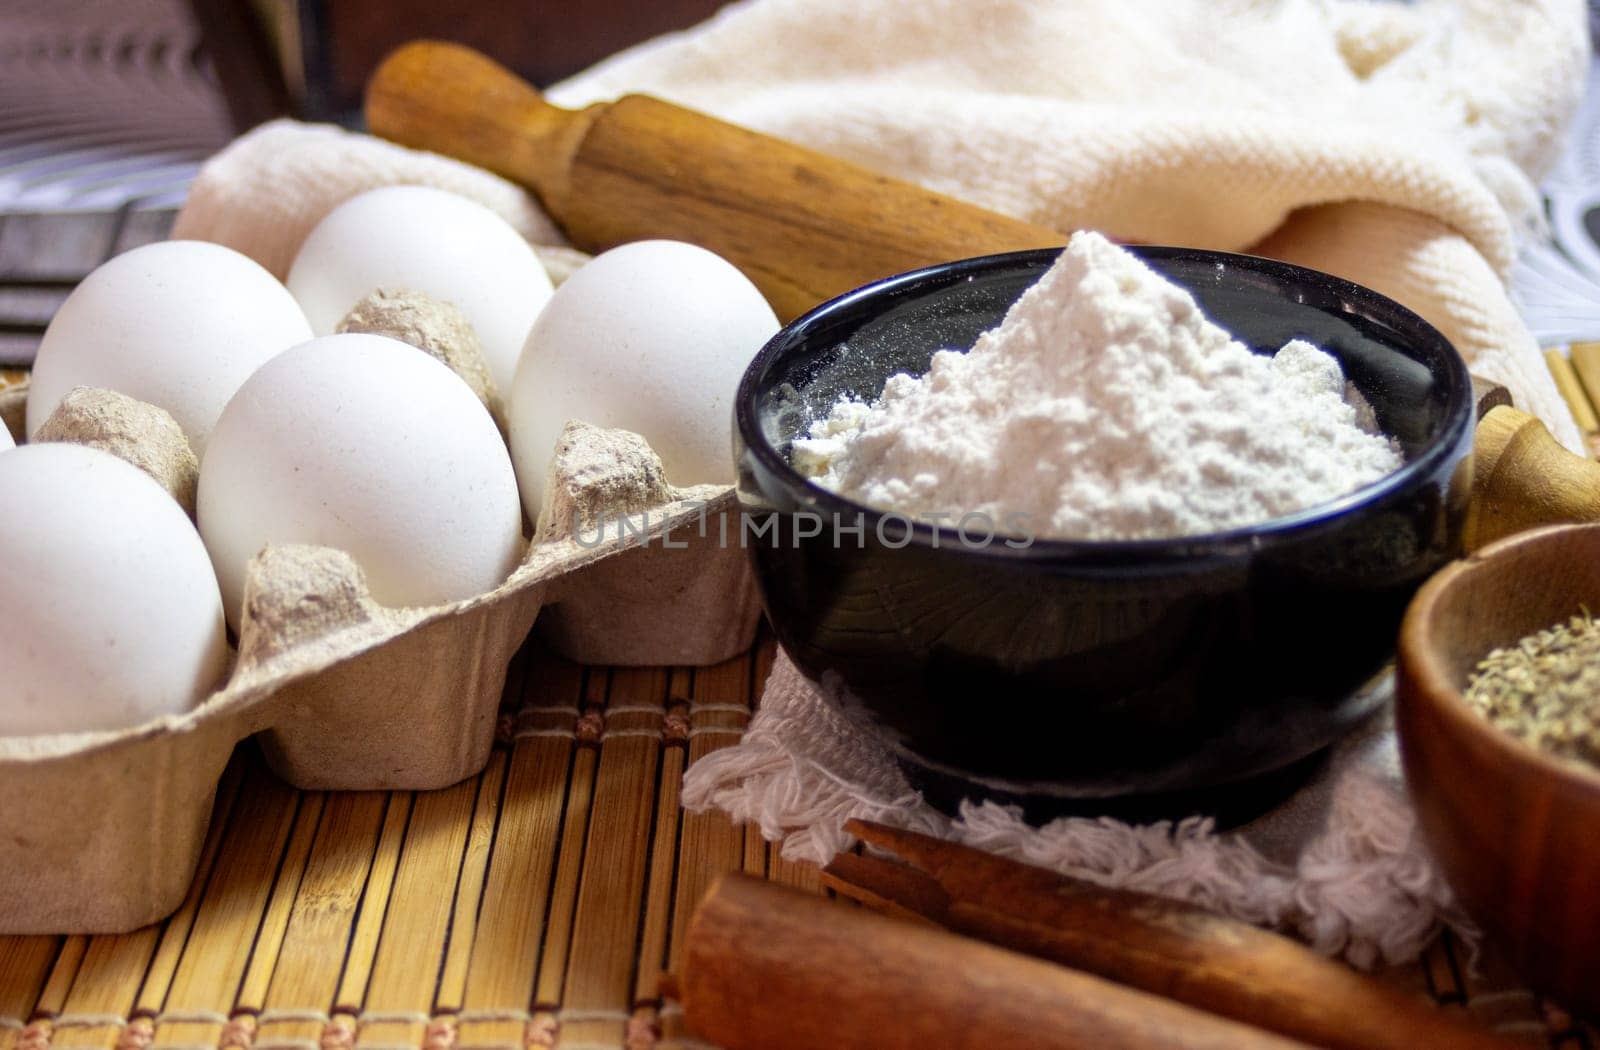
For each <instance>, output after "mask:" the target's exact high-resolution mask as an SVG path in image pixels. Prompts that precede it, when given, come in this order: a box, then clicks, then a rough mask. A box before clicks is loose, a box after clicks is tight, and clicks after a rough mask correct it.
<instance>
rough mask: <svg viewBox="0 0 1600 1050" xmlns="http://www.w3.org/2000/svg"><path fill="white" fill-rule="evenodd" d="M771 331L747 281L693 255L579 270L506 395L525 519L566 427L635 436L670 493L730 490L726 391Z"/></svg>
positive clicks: (653, 250) (555, 299)
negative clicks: (655, 457) (723, 485)
mask: <svg viewBox="0 0 1600 1050" xmlns="http://www.w3.org/2000/svg"><path fill="white" fill-rule="evenodd" d="M777 330H778V319H777V317H776V316H774V315H773V312H772V308H771V307H770V306H768V305H767V301H766V300H765V299H764V298H762V296H761V292H760V291H759V290H758V289H757V288H756V286H755V285H754V284H751V283H750V280H749V278H747V277H745V276H744V274H742V273H740V272H739V270H738V269H737V268H735V267H734V266H733V264H732V263H729V262H728V261H727V260H725V259H723V258H721V257H720V256H718V255H715V254H713V253H712V252H709V251H706V250H705V249H704V248H698V247H696V246H694V245H692V244H683V243H681V242H678V241H638V242H636V243H633V244H625V245H623V246H622V247H620V248H613V249H612V250H611V251H608V252H606V253H604V254H602V255H599V256H596V257H595V258H594V259H592V260H590V261H589V262H588V263H586V264H584V266H582V267H581V268H580V269H579V270H578V271H577V272H576V273H574V274H573V275H572V276H571V277H569V278H568V279H567V280H566V282H565V283H564V284H562V286H561V287H560V288H558V289H556V293H555V295H554V296H552V297H551V299H550V304H549V305H548V306H546V307H545V310H544V312H543V313H542V314H540V315H539V319H538V321H536V322H535V323H534V326H533V330H532V331H531V332H529V333H528V345H527V346H526V347H525V348H524V350H523V353H522V361H521V363H520V364H519V365H518V368H517V377H516V380H515V381H514V382H513V383H512V387H511V396H510V398H509V409H508V411H509V423H510V431H511V452H512V457H513V459H514V460H515V462H516V465H517V480H518V481H519V482H520V483H521V486H522V500H523V504H524V505H525V506H526V507H527V509H528V516H529V517H530V518H532V519H537V517H538V509H539V503H540V502H541V500H542V499H543V497H544V483H545V474H546V472H547V470H548V468H549V465H550V456H551V453H552V452H553V451H554V450H555V443H556V438H557V437H558V436H559V435H560V433H561V428H562V427H563V426H565V425H566V423H567V421H568V420H569V419H581V420H583V421H584V422H587V423H593V424H594V425H596V426H602V427H621V428H623V429H625V430H632V431H634V432H635V433H638V434H642V435H643V436H644V438H645V440H646V441H648V442H649V443H650V445H651V447H652V448H654V449H655V451H656V452H657V453H659V454H660V456H661V460H662V464H663V465H664V466H665V467H666V472H667V478H668V480H670V481H672V482H673V483H674V484H678V485H693V484H702V483H720V482H730V481H732V480H733V456H732V453H731V451H730V445H731V440H732V439H731V436H730V435H731V428H732V419H733V397H734V392H735V390H736V389H737V388H738V385H739V377H740V376H741V375H742V374H743V372H744V369H745V366H746V365H747V364H748V363H749V361H750V359H751V358H752V357H753V356H755V353H756V351H758V350H760V349H761V347H762V345H763V344H765V343H766V341H767V340H768V339H770V338H772V335H773V333H775V332H776V331H777Z"/></svg>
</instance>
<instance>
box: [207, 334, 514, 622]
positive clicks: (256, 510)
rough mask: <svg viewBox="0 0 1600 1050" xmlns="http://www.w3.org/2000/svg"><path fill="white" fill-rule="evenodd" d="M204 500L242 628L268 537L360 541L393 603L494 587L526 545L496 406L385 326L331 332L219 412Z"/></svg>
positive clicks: (234, 618)
mask: <svg viewBox="0 0 1600 1050" xmlns="http://www.w3.org/2000/svg"><path fill="white" fill-rule="evenodd" d="M197 501H198V516H199V520H200V534H201V536H203V537H204V538H205V542H206V547H207V548H208V549H209V550H210V551H211V560H212V563H213V564H214V565H215V566H216V570H217V579H218V581H219V582H220V583H221V584H222V597H223V602H224V607H225V608H226V610H227V614H228V618H229V622H230V623H232V624H234V625H235V626H237V625H238V616H239V612H240V610H241V608H242V602H243V598H244V577H245V567H246V565H247V564H248V563H249V561H250V559H251V558H252V557H254V556H255V555H256V554H257V553H259V552H260V551H261V549H262V548H263V547H265V546H267V545H268V544H287V543H309V544H317V545H319V546H324V547H334V548H337V549H339V550H343V551H346V552H348V553H349V554H350V555H351V556H352V557H353V558H355V560H356V562H357V564H359V565H360V566H361V568H362V570H363V571H364V572H365V574H366V577H367V583H368V585H369V586H370V588H371V591H372V596H373V598H375V599H376V600H377V601H378V602H380V603H382V604H384V605H389V606H417V605H435V604H440V603H444V602H449V601H454V600H457V599H460V598H468V597H472V596H474V595H478V594H482V593H484V592H486V591H489V590H491V589H493V588H494V587H496V586H497V585H499V584H500V583H501V582H502V581H503V580H504V579H505V578H506V576H507V575H509V574H510V572H511V570H512V569H513V568H515V567H516V563H517V559H518V556H519V554H520V553H521V549H522V513H521V508H520V506H519V504H518V502H517V483H516V477H515V475H514V474H513V473H512V470H511V458H510V456H509V455H507V453H506V446H505V443H504V442H503V441H502V440H501V438H500V432H499V430H498V429H496V427H495V424H494V420H493V419H492V418H491V417H490V416H489V413H488V412H487V411H486V410H485V409H484V407H483V404H482V402H480V401H479V400H478V398H477V396H476V395H474V394H473V392H472V390H471V389H470V388H469V387H468V386H467V384H466V383H464V382H462V381H461V379H460V378H459V377H458V376H457V375H456V374H455V373H454V372H452V371H450V369H449V368H447V367H445V366H444V365H442V364H440V363H439V362H438V361H436V360H434V359H433V358H431V357H429V356H428V355H427V354H424V353H422V352H420V351H418V350H415V349H413V348H411V347H409V346H407V345H405V344H404V343H401V342H397V341H396V340H393V339H389V338H387V337H385V336H379V335H356V334H349V335H332V336H324V337H323V338H321V339H313V340H312V341H310V342H309V343H305V344H302V345H301V346H297V347H294V348H293V349H290V350H286V351H284V352H283V353H282V354H279V355H278V356H277V357H275V358H273V359H272V360H271V361H269V362H267V364H265V365H263V366H262V368H261V369H260V371H258V372H256V374H255V375H253V376H251V377H250V379H249V380H248V381H247V382H246V383H245V384H244V386H242V387H240V388H239V392H238V394H236V395H235V396H234V398H233V400H232V401H230V402H229V403H228V407H227V409H226V410H224V411H223V413H222V418H221V419H219V420H218V421H217V427H216V430H215V431H214V432H213V433H212V436H211V443H210V445H209V446H208V447H207V448H206V455H205V459H204V460H203V461H202V462H201V464H200V489H199V495H198V497H197Z"/></svg>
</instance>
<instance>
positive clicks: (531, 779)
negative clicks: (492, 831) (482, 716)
mask: <svg viewBox="0 0 1600 1050" xmlns="http://www.w3.org/2000/svg"><path fill="white" fill-rule="evenodd" d="M529 677H530V679H532V680H534V681H537V682H538V683H539V689H540V692H539V694H538V695H537V696H534V697H532V698H531V699H532V703H531V704H530V705H529V706H527V707H525V708H524V709H523V712H522V713H521V714H520V715H519V716H518V718H517V719H516V721H515V722H514V723H513V725H512V726H511V727H510V728H511V732H512V733H513V734H514V735H513V743H512V746H511V754H510V758H509V760H508V763H507V772H506V787H505V795H504V799H503V801H502V805H501V807H500V826H499V831H498V834H497V835H496V836H495V842H494V851H493V855H492V857H491V858H490V862H489V872H488V881H487V885H486V886H485V888H484V896H483V901H482V912H483V915H484V916H486V917H487V919H488V921H484V922H480V923H479V925H478V936H477V937H476V938H475V940H474V943H473V947H472V956H471V961H470V963H469V965H468V968H467V980H466V987H465V990H464V992H463V995H462V1012H461V1014H460V1017H459V1028H458V1031H457V1039H458V1040H459V1042H460V1045H462V1046H470V1047H515V1046H520V1045H521V1043H522V1041H523V1038H524V1034H525V1031H526V1029H527V1026H528V1023H529V1022H530V1021H531V1019H532V1018H531V1015H530V1013H529V1007H530V1005H531V1004H530V1002H529V1000H530V995H531V989H532V988H533V986H534V977H535V974H536V971H537V966H538V959H539V945H540V940H541V935H542V934H543V932H544V926H545V920H546V917H547V907H548V905H549V903H550V899H551V893H550V890H551V880H552V878H553V877H554V874H555V856H556V850H557V846H558V844H559V841H560V836H561V821H562V814H563V803H564V801H565V799H566V797H567V779H568V778H567V774H568V769H569V767H570V765H571V762H572V752H573V741H574V737H573V731H574V727H575V724H576V721H577V717H578V706H577V700H578V697H579V695H580V691H581V690H582V688H583V674H582V671H581V670H580V669H579V668H578V667H577V666H576V665H574V664H564V663H560V662H557V661H553V660H543V661H540V662H538V663H537V664H536V665H535V666H534V667H533V668H532V669H530V672H529Z"/></svg>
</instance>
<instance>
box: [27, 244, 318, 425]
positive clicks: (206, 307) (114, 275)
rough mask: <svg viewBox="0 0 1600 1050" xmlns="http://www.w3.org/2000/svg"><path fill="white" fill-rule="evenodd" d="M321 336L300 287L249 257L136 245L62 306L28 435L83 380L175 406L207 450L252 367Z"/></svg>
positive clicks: (36, 383)
mask: <svg viewBox="0 0 1600 1050" xmlns="http://www.w3.org/2000/svg"><path fill="white" fill-rule="evenodd" d="M310 337H311V328H310V326H309V325H308V324H307V323H306V318H305V315H304V314H303V313H301V311H300V307H299V306H298V305H297V304H296V303H295V301H294V297H293V296H291V295H290V294H289V293H288V292H287V291H286V290H285V289H284V287H283V285H281V284H279V283H278V281H277V279H276V278H274V277H273V276H272V275H271V274H270V273H268V272H267V271H266V270H264V269H262V268H261V267H260V266H259V265H257V264H256V262H255V261H254V260H252V259H250V258H248V257H247V256H244V255H241V254H239V253H238V252H236V251H234V250H232V249H231V248H224V247H222V246H221V245H220V244H209V243H206V242H204V241H162V242H160V243H157V244H147V245H145V246H144V247H142V248H135V249H133V250H132V251H129V252H124V253H123V254H121V255H119V256H117V257H116V258H114V259H112V260H111V261H109V262H107V263H105V264H104V265H103V266H101V267H100V268H99V269H97V270H95V271H94V272H93V273H91V274H90V275H89V276H88V277H86V278H84V280H83V283H81V284H79V285H78V287H77V288H75V289H73V291H72V294H71V295H69V296H67V298H66V301H65V302H63V303H62V304H61V308H60V309H59V310H58V311H56V315H55V318H54V319H53V320H52V321H51V322H50V327H49V328H48V329H47V330H46V331H45V333H44V340H43V342H41V343H40V344H39V354H38V357H37V358H36V359H35V361H34V365H33V379H32V387H31V389H30V391H29V393H28V433H29V434H30V435H32V434H34V433H35V432H37V431H38V429H39V427H40V426H42V425H43V424H44V421H45V420H46V419H47V418H48V417H49V415H50V413H51V411H53V410H54V409H55V407H56V404H57V403H58V402H59V401H60V400H61V399H62V398H63V397H65V396H66V394H67V392H68V391H69V390H71V389H72V388H73V387H75V386H95V387H104V388H105V389H108V390H116V391H118V392H120V393H123V394H127V395H128V396H130V397H136V398H138V399H139V400H141V401H148V402H149V403H151V404H153V405H156V406H157V407H159V408H164V409H166V410H167V411H168V412H170V413H172V416H173V418H174V419H176V420H177V421H178V425H179V426H181V427H182V428H183V432H184V433H185V434H186V435H188V438H189V443H190V444H191V445H193V446H194V450H195V453H196V454H197V455H198V454H199V453H200V452H202V451H203V450H204V448H205V443H206V436H207V435H208V434H209V433H210V432H211V426H212V424H213V423H215V422H216V420H217V416H218V414H219V413H221V411H222V406H223V405H225V404H227V403H228V398H230V397H232V396H233V392H234V391H235V390H237V389H239V384H240V383H243V382H244V381H245V377H247V376H248V375H249V374H250V373H251V372H254V371H255V370H256V369H257V368H259V367H260V366H261V364H262V363H263V362H265V361H266V360H267V359H268V358H270V357H272V355H274V354H276V353H277V352H278V351H280V350H285V349H288V348H289V347H291V346H293V345H295V344H296V343H302V342H305V340H307V339H309V338H310Z"/></svg>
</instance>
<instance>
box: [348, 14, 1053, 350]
mask: <svg viewBox="0 0 1600 1050" xmlns="http://www.w3.org/2000/svg"><path fill="white" fill-rule="evenodd" d="M366 114H367V124H368V126H369V127H370V128H371V129H372V130H373V132H375V133H376V134H379V135H382V136H383V137H385V138H388V139H392V140H394V141H396V142H400V143H402V144H404V145H407V146H415V147H419V148H422V149H429V150H433V151H435V152H438V153H444V154H446V155H448V156H453V157H457V158H460V159H462V160H466V161H469V162H471V163H474V164H477V165H479V166H481V167H485V168H488V169H490V170H491V171H496V172H499V173H500V174H502V175H505V176H506V177H508V178H511V179H514V180H516V181H519V182H522V183H524V184H526V185H528V186H530V187H531V188H532V189H533V190H534V192H535V193H537V194H538V195H539V198H540V200H541V201H542V202H543V203H544V205H545V207H546V209H547V210H548V211H549V212H550V214H551V216H552V217H553V218H554V219H555V220H556V222H558V223H559V224H560V225H561V227H562V229H563V230H564V231H565V232H566V234H567V236H568V237H569V238H571V240H572V242H573V243H574V244H576V245H577V246H578V247H580V248H584V249H586V250H590V251H596V250H600V249H604V248H609V247H612V246H614V245H617V244H622V243H624V242H626V241H634V240H640V239H642V238H653V237H665V238H671V239H675V240H686V241H690V242H692V243H695V244H699V245H702V246H704V247H706V248H710V249H711V250H712V251H715V252H717V253H718V254H719V255H721V256H723V257H724V258H726V259H728V260H729V261H731V262H732V263H734V264H735V265H736V266H738V267H739V268H740V269H741V270H743V271H744V272H745V274H746V275H747V276H748V277H749V278H750V279H751V280H753V281H754V282H755V283H756V285H757V286H758V287H760V288H761V290H762V292H763V293H765V294H766V297H767V299H768V300H769V301H770V302H771V303H772V305H773V308H774V309H775V310H776V311H777V312H778V316H779V317H780V318H783V319H784V320H788V319H791V318H793V317H795V316H797V315H798V314H800V313H802V312H804V311H805V310H808V309H810V308H811V307H813V306H815V305H817V304H818V303H820V302H822V301H824V300H826V299H831V298H832V297H834V296H836V295H840V294H842V293H844V292H847V291H850V290H851V289H853V288H856V287H858V286H860V285H863V284H866V283H868V282H869V281H873V280H877V279H878V278H881V277H888V276H890V275H892V274H896V273H901V272H903V271H905V270H912V269H916V268H918V267H921V266H928V265H932V264H934V263H941V262H947V261H949V260H951V259H961V258H965V257H968V256H973V255H984V254H987V253H991V252H1001V251H1012V250H1017V249H1022V248H1040V247H1052V246H1053V247H1059V246H1061V245H1062V244H1065V243H1066V237H1065V235H1064V234H1061V233H1057V232H1055V231H1053V230H1046V229H1043V228H1040V227H1037V226H1032V225H1029V224H1028V223H1024V222H1020V221H1018V220H1016V219H1012V218H1009V217H1007V216H1004V215H1000V214H997V213H995V212H991V211H987V210H985V209H983V208H979V207H976V206H975V205H971V204H967V203H965V202H962V201H958V200H955V199H954V198H951V197H946V196H943V195H941V194H937V193H934V192H932V191H930V190H926V189H923V188H921V187H920V186H914V185H912V184H910V183H907V182H901V181H900V180H898V179H891V178H889V177H887V176H884V175H880V174H878V173H876V172H872V171H868V170H867V169H865V168H861V167H858V166H856V165H854V164H849V163H846V162H845V161H842V160H839V159H837V158H834V157H829V156H826V155H824V154H821V153H816V152H813V151H811V150H807V149H803V148H801V147H799V146H795V145H793V144H791V143H787V142H783V141H780V140H778V139H774V138H769V137H767V136H765V135H759V134H757V133H755V132H753V131H749V130H746V129H744V128H739V127H735V126H733V125H731V124H725V123H723V122H721V121H719V120H714V119H712V118H711V117H707V116H704V115H702V114H699V113H695V112H693V111H690V110H687V109H683V108H680V107H678V106H675V105H672V104H670V103H666V102H661V101H658V100H656V99H652V98H648V97H645V96H641V95H630V96H626V97H624V98H622V99H620V100H618V101H617V102H613V103H606V104H600V105H596V106H591V107H589V108H588V109H585V110H582V111H578V112H574V111H569V110H562V109H558V108H556V107H554V106H551V105H549V104H548V103H546V102H545V101H544V100H543V99H542V98H541V97H540V96H539V94H538V93H537V92H535V91H534V90H533V89H532V88H531V87H529V86H528V85H527V84H526V83H524V82H522V81H521V80H518V79H517V78H516V77H515V76H513V75H512V74H511V73H510V72H508V71H507V70H505V69H503V68H501V67H500V66H497V65H495V64H494V63H493V62H491V61H489V60H488V59H486V58H484V57H483V56H482V55H479V54H477V53H475V52H472V51H470V50H468V49H466V48H462V47H457V46H454V45H448V44H439V43H433V42H419V43H415V44H409V45H407V46H405V47H403V48H401V49H400V50H399V51H397V52H396V53H395V54H394V55H393V56H391V57H390V58H389V59H388V60H387V61H385V63H384V64H383V65H382V66H380V67H379V69H378V71H377V72H376V73H375V74H373V78H372V83H371V84H370V85H369V87H368V89H367V107H366ZM685 158H693V162H692V163H685Z"/></svg>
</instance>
